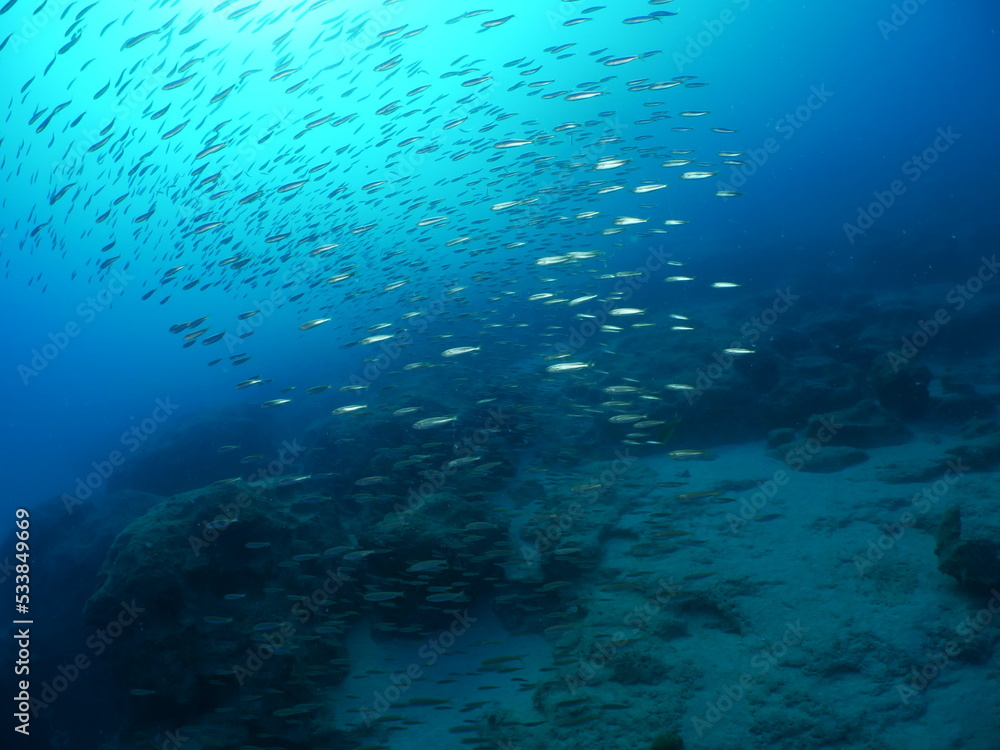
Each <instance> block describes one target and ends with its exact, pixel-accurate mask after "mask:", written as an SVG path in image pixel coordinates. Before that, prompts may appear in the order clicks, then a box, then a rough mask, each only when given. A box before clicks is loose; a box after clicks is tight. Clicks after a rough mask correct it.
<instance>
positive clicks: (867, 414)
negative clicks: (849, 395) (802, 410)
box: [806, 400, 912, 448]
mask: <svg viewBox="0 0 1000 750" xmlns="http://www.w3.org/2000/svg"><path fill="white" fill-rule="evenodd" d="M806 437H807V438H816V439H817V440H819V441H820V442H821V443H824V444H826V445H846V446H848V447H851V448H877V447H880V446H883V445H901V444H903V443H906V442H908V441H909V440H910V438H911V437H912V434H911V433H910V431H909V429H907V427H906V425H904V424H903V423H902V421H901V420H899V419H898V418H897V417H894V416H892V415H891V414H889V413H888V412H887V411H886V410H885V409H883V408H882V407H881V406H879V405H878V404H877V403H876V402H874V401H871V400H865V401H860V402H858V403H857V404H855V405H854V406H852V407H850V408H848V409H844V410H842V411H838V412H832V413H829V414H818V415H814V416H813V417H811V418H810V419H809V423H808V424H807V425H806Z"/></svg>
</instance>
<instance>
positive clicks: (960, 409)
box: [927, 393, 997, 424]
mask: <svg viewBox="0 0 1000 750" xmlns="http://www.w3.org/2000/svg"><path fill="white" fill-rule="evenodd" d="M996 410H997V406H996V404H995V403H993V401H991V400H990V399H989V398H987V397H986V396H980V395H978V394H975V393H973V394H971V395H970V394H964V393H963V394H949V395H946V396H941V397H937V398H932V399H931V402H930V407H929V408H928V410H927V418H928V419H930V420H934V421H937V422H951V423H953V424H954V423H960V422H965V421H968V420H970V419H985V418H987V417H990V416H992V415H993V414H995V413H996Z"/></svg>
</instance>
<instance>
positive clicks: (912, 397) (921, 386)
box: [868, 352, 932, 418]
mask: <svg viewBox="0 0 1000 750" xmlns="http://www.w3.org/2000/svg"><path fill="white" fill-rule="evenodd" d="M868 377H869V380H870V381H871V385H872V390H874V391H875V395H876V396H877V397H878V400H879V403H881V404H882V406H884V407H885V408H886V409H888V410H889V411H890V412H892V413H893V414H896V415H898V416H900V417H903V418H912V417H920V416H923V414H924V413H925V412H926V411H927V407H928V405H929V404H930V389H929V385H930V382H931V379H932V375H931V371H930V370H929V369H928V368H927V367H925V366H924V365H921V364H917V363H916V362H914V361H913V360H911V359H906V358H904V357H902V356H901V355H899V354H897V353H895V352H892V353H891V354H884V355H882V356H880V357H877V358H876V359H875V361H874V362H873V363H872V368H871V371H870V372H869V375H868Z"/></svg>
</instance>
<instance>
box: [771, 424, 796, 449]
mask: <svg viewBox="0 0 1000 750" xmlns="http://www.w3.org/2000/svg"><path fill="white" fill-rule="evenodd" d="M793 440H795V430H793V429H792V428H791V427H779V428H778V429H776V430H771V431H770V432H769V433H767V448H768V450H773V449H775V448H780V447H781V446H782V445H788V444H789V443H790V442H792V441H793Z"/></svg>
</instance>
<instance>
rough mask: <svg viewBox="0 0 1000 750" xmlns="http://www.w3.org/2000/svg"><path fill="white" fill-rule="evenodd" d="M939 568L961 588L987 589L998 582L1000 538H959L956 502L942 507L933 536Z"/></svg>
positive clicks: (999, 576) (958, 514)
mask: <svg viewBox="0 0 1000 750" xmlns="http://www.w3.org/2000/svg"><path fill="white" fill-rule="evenodd" d="M935 539H936V545H935V547H934V553H935V554H936V555H937V558H938V569H939V570H940V571H941V572H942V573H945V574H947V575H950V576H952V577H953V578H954V579H955V580H956V581H958V582H959V584H960V585H961V586H962V587H963V588H967V589H970V590H973V591H981V592H987V591H989V590H990V589H993V588H995V587H997V586H1000V542H995V541H992V540H987V539H971V540H964V541H963V540H962V515H961V510H960V509H959V507H958V506H957V505H953V506H951V507H950V508H948V510H946V511H945V513H944V516H943V517H942V518H941V525H940V526H938V530H937V535H936V537H935Z"/></svg>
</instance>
